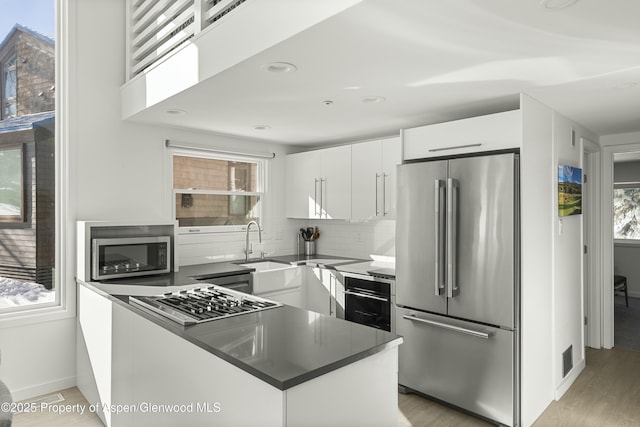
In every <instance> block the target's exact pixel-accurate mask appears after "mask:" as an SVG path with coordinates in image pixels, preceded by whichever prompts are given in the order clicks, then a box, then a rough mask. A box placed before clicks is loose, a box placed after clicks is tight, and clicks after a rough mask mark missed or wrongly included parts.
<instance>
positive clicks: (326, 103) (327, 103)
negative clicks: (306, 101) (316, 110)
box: [322, 99, 333, 105]
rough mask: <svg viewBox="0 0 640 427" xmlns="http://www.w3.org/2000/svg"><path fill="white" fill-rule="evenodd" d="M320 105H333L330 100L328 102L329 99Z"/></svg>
mask: <svg viewBox="0 0 640 427" xmlns="http://www.w3.org/2000/svg"><path fill="white" fill-rule="evenodd" d="M322 103H323V104H324V105H331V104H333V101H332V100H330V99H327V100H326V101H322Z"/></svg>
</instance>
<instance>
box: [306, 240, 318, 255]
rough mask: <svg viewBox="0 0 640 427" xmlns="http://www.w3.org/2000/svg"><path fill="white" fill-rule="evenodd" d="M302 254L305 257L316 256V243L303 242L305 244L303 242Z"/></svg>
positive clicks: (310, 241)
mask: <svg viewBox="0 0 640 427" xmlns="http://www.w3.org/2000/svg"><path fill="white" fill-rule="evenodd" d="M304 254H305V256H308V255H315V254H316V242H314V241H312V240H305V242H304Z"/></svg>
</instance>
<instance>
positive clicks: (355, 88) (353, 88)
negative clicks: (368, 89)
mask: <svg viewBox="0 0 640 427" xmlns="http://www.w3.org/2000/svg"><path fill="white" fill-rule="evenodd" d="M342 89H344V90H358V89H362V88H361V87H360V86H345V87H343V88H342Z"/></svg>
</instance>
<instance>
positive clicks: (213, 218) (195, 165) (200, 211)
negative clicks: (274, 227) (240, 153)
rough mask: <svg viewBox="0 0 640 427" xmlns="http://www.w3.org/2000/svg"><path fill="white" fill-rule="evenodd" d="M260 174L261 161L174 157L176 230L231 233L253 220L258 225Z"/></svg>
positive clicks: (261, 169) (262, 164) (261, 174)
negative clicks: (186, 229) (177, 226)
mask: <svg viewBox="0 0 640 427" xmlns="http://www.w3.org/2000/svg"><path fill="white" fill-rule="evenodd" d="M263 171H264V162H263V161H262V160H246V159H227V158H215V157H194V156H187V155H174V156H173V190H174V195H175V217H176V220H177V221H178V225H179V227H181V228H185V227H191V228H192V227H198V228H201V227H207V228H206V229H204V230H202V231H213V230H215V229H216V228H218V229H220V230H223V231H230V230H232V229H234V227H233V226H240V225H246V224H247V223H248V222H249V221H252V220H253V221H258V222H260V214H261V201H262V198H263V188H264V185H263ZM210 227H215V228H210ZM235 228H237V227H235ZM192 231H193V230H192Z"/></svg>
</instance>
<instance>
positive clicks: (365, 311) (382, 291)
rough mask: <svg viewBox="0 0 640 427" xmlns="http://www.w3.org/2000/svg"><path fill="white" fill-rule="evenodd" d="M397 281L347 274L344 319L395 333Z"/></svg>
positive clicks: (345, 275)
mask: <svg viewBox="0 0 640 427" xmlns="http://www.w3.org/2000/svg"><path fill="white" fill-rule="evenodd" d="M394 311H395V281H394V280H393V279H390V278H384V277H379V276H372V275H365V274H355V273H344V318H345V320H349V321H351V322H355V323H361V324H363V325H367V326H371V327H373V328H377V329H382V330H385V331H389V332H395V325H394V317H395V312H394Z"/></svg>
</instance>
